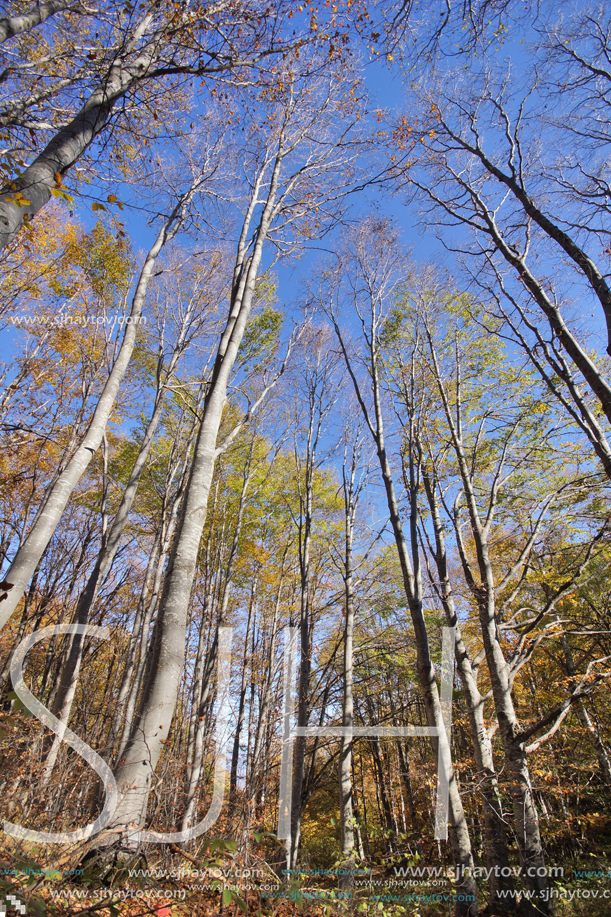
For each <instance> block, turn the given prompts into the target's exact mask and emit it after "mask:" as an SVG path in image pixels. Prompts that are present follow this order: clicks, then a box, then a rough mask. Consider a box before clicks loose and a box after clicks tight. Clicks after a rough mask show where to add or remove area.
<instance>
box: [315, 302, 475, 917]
mask: <svg viewBox="0 0 611 917" xmlns="http://www.w3.org/2000/svg"><path fill="white" fill-rule="evenodd" d="M372 308H375V306H373V303H372ZM332 320H333V324H334V327H335V330H336V333H337V336H338V339H339V342H340V346H341V349H342V354H343V356H344V360H345V362H346V366H347V368H348V372H349V373H350V377H351V379H352V382H353V386H354V390H355V393H356V396H357V399H358V402H359V405H360V408H361V411H362V413H363V417H364V420H365V422H366V424H367V426H368V428H369V431H370V433H371V435H372V438H373V441H374V443H375V446H376V450H377V454H378V460H379V463H380V469H381V472H382V479H383V482H384V488H385V492H386V501H387V505H388V512H389V517H390V522H391V525H392V530H393V535H394V538H395V544H396V547H397V553H398V555H399V563H400V566H401V574H402V579H403V587H404V590H405V596H406V598H407V604H408V607H409V611H410V617H411V620H412V627H413V629H414V639H415V644H416V668H417V672H418V680H419V682H420V688H421V691H422V695H423V700H424V706H425V710H426V716H427V721H428V724H429V726H430V727H432V728H434V729H435V730H436V734H437V739H436V742H435V743H434V744H435V745H438V753H439V756H438V760H441V761H443V766H444V769H445V773H446V774H447V775H448V778H449V792H448V797H449V798H448V805H449V825H448V836H449V840H450V845H451V848H452V854H453V856H454V861H455V866H456V868H457V869H456V871H457V877H458V879H457V883H456V892H457V899H456V906H455V913H456V914H457V915H459V917H475V915H476V914H477V912H478V905H477V885H476V883H475V880H474V879H473V876H472V872H473V865H474V864H473V853H472V850H471V840H470V837H469V828H468V824H467V819H466V817H465V811H464V808H463V804H462V800H461V798H460V793H459V791H458V785H457V783H456V778H455V775H454V769H453V767H452V754H451V748H450V738H449V736H448V735H447V732H446V727H445V722H444V718H443V711H442V707H441V700H440V696H439V690H438V688H437V683H436V681H435V667H434V665H433V661H432V659H431V653H430V647H429V639H428V632H427V626H426V621H425V618H424V613H423V609H422V577H421V571H420V558H419V547H418V531H417V520H418V506H417V488H416V480H415V472H414V467H413V458H412V457H410V490H411V493H410V495H409V496H410V533H411V538H410V540H411V546H412V556H411V558H410V552H409V548H408V545H407V541H406V538H405V534H404V531H403V522H402V519H401V515H400V511H399V505H398V502H397V497H396V492H395V485H394V480H393V474H392V470H391V467H390V461H389V458H388V453H387V451H386V443H385V437H384V421H383V415H382V404H381V392H380V377H379V367H378V353H377V346H378V344H377V339H376V327H375V315H374V314H373V313H372V325H371V333H370V337H369V341H368V347H369V354H368V364H369V365H368V370H369V377H370V380H371V396H372V400H373V413H372V412H371V411H370V409H369V408H368V406H367V404H366V403H365V400H364V398H363V394H362V391H361V386H360V384H359V382H358V380H357V378H356V376H355V373H354V369H353V367H352V363H351V360H350V356H349V354H348V351H347V349H346V346H345V343H344V340H343V337H342V334H341V330H340V328H339V325H338V324H337V320H336V319H335V318H334V316H332ZM412 560H413V566H412ZM467 870H468V873H467ZM460 898H462V899H463V900H459V899H460Z"/></svg>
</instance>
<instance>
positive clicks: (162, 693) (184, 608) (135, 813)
mask: <svg viewBox="0 0 611 917" xmlns="http://www.w3.org/2000/svg"><path fill="white" fill-rule="evenodd" d="M280 149H281V148H280ZM282 158H283V155H282V154H281V152H279V153H278V155H277V156H276V160H275V163H274V167H273V171H272V176H271V179H270V185H269V191H268V195H267V199H266V202H265V205H264V207H263V211H262V213H261V216H260V220H259V223H258V227H257V230H258V231H257V234H256V242H255V244H254V248H253V251H252V252H251V254H250V255H247V233H248V231H249V225H250V222H251V221H252V218H253V213H254V209H255V207H256V205H257V203H258V196H259V192H260V187H261V182H262V181H263V178H262V173H261V177H260V179H259V180H258V181H257V182H256V183H255V187H254V189H253V196H252V198H251V202H250V204H249V208H248V211H247V214H246V217H245V220H244V224H243V230H242V234H241V236H240V242H239V247H238V258H237V261H236V269H235V275H234V277H235V280H234V288H233V291H232V297H231V304H230V311H229V316H228V320H227V324H226V326H225V329H224V331H223V333H222V335H221V340H220V342H219V347H218V351H217V356H216V360H215V364H214V368H213V372H212V378H211V380H210V386H209V389H208V393H207V396H206V401H205V405H204V415H203V419H202V423H201V426H200V429H199V434H198V437H197V442H196V446H195V454H194V457H193V463H192V466H191V472H190V475H189V482H188V485H187V490H186V494H185V499H184V504H183V507H182V511H181V517H180V520H179V524H178V528H177V532H176V537H175V539H174V544H173V546H172V552H171V555H170V559H169V562H168V569H167V572H166V577H165V583H164V588H163V593H162V596H161V601H160V604H159V612H158V617H157V627H156V639H155V644H154V647H153V658H152V667H151V677H150V678H149V679H148V682H147V684H146V686H145V691H144V695H143V698H142V703H141V710H142V712H141V716H140V718H139V722H138V726H137V728H136V729H135V730H134V733H133V735H132V738H131V740H130V743H129V746H128V748H127V749H126V752H125V762H124V763H121V764H120V765H119V769H118V771H117V775H116V776H117V784H118V786H119V791H120V792H121V793H122V798H121V801H120V803H119V805H118V807H117V809H116V811H115V814H114V816H113V822H112V824H113V826H115V827H121V826H125V827H127V826H128V825H129V826H132V825H136V826H138V827H139V828H140V827H142V826H143V824H144V821H145V819H146V809H147V803H148V797H149V793H150V789H151V784H152V779H153V774H154V772H155V769H156V767H157V762H158V761H159V757H160V755H161V751H162V749H163V743H164V742H165V741H167V738H168V736H169V732H170V727H171V724H172V719H173V715H174V708H175V705H176V700H177V698H178V691H179V687H180V681H181V676H182V669H183V663H184V654H185V637H186V626H187V613H188V607H189V601H190V598H191V590H192V587H193V580H194V578H195V568H196V564H197V557H198V552H199V543H200V539H201V535H202V531H203V527H204V523H205V520H206V511H207V505H208V495H209V493H210V487H211V484H212V476H213V473H214V465H215V461H216V458H217V437H218V431H219V427H220V424H221V418H222V414H223V408H224V406H225V403H226V399H227V385H228V382H229V377H230V373H231V371H232V369H233V365H234V363H235V360H236V357H237V353H238V348H239V346H240V343H241V341H242V337H243V335H244V329H245V327H246V322H247V321H248V317H249V315H250V309H251V305H252V300H253V295H254V290H255V281H256V278H257V274H258V270H259V265H260V263H261V256H262V252H263V243H264V241H265V239H266V237H267V233H268V231H269V227H270V225H271V220H272V216H273V207H274V203H275V196H276V191H277V187H278V177H279V170H280V165H281V162H282ZM129 834H130V835H131V838H130V839H129V840H128V843H129V845H130V846H133V845H134V843H137V842H138V841H139V840H140V839H145V838H146V834H147V832H144V836H142V835H140V834H139V833H136V834H135V835H134V832H133V830H130V831H129ZM170 837H171V835H170Z"/></svg>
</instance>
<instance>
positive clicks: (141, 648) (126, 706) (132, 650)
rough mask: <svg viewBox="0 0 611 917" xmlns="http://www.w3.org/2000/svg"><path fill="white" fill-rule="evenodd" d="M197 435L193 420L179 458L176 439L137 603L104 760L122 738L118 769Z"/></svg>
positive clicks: (142, 676)
mask: <svg viewBox="0 0 611 917" xmlns="http://www.w3.org/2000/svg"><path fill="white" fill-rule="evenodd" d="M178 432H180V430H179V431H178ZM196 433H197V419H195V420H194V423H193V425H192V427H191V430H190V432H189V435H188V436H187V444H186V445H187V448H186V449H185V453H184V455H183V456H179V454H178V439H179V436H177V437H176V438H175V439H174V442H173V444H172V450H171V454H170V460H169V463H168V466H169V467H168V472H167V474H166V483H165V489H164V495H163V502H162V508H161V520H160V526H159V530H158V532H157V536H156V538H155V543H154V545H153V551H152V552H151V557H150V559H149V563H148V564H147V570H146V575H145V581H144V584H143V586H142V590H141V592H140V598H139V600H138V608H137V611H136V617H135V621H134V627H133V631H132V634H131V638H130V642H129V649H128V653H127V659H126V664H125V667H124V670H123V678H122V681H121V688H120V690H119V695H118V698H117V703H116V706H115V714H114V717H113V724H112V727H111V731H110V734H109V737H108V740H107V742H108V750H109V754H108V755H105V756H104V757H105V758H106V759H107V760H110V757H111V755H110V751H111V750H112V748H113V747H114V742H115V737H116V736H120V737H121V738H120V741H119V745H118V749H117V752H116V754H114V756H113V760H114V762H115V767H116V766H117V765H118V764H119V762H120V761H121V760H122V756H123V752H124V751H125V749H126V747H127V743H128V741H129V738H130V736H131V733H132V729H133V725H134V722H135V715H136V709H137V701H138V697H139V694H140V691H141V688H142V685H143V684H144V682H145V680H146V673H147V671H148V669H147V664H148V667H149V668H150V657H151V650H149V648H148V643H149V636H150V633H151V625H152V622H153V618H154V617H155V614H156V612H157V606H158V603H159V596H160V594H161V585H162V580H163V574H164V571H165V567H166V562H167V559H168V556H169V552H170V547H171V544H172V539H173V537H174V532H175V530H176V525H177V523H178V515H179V509H180V504H181V501H182V499H183V497H184V492H185V487H186V484H187V477H188V459H189V452H190V449H191V447H192V445H193V442H194V438H195V435H196ZM177 476H178V479H179V484H178V487H177V489H176V492H175V493H172V487H173V483H174V480H175V478H176V477H177Z"/></svg>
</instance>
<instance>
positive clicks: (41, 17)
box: [0, 0, 83, 44]
mask: <svg viewBox="0 0 611 917" xmlns="http://www.w3.org/2000/svg"><path fill="white" fill-rule="evenodd" d="M64 10H71V11H72V10H74V11H79V12H82V11H83V10H82V7H81V6H80V4H79V3H74V2H73V0H47V2H46V3H39V4H38V5H37V6H36V7H35V8H34V9H32V10H30V12H29V13H24V14H23V15H22V16H8V17H5V18H3V19H0V44H2V42H4V41H7V39H9V38H14V37H15V35H21V34H22V33H23V32H30V31H31V30H32V29H35V28H36V26H39V25H41V24H42V23H43V22H45V21H46V20H47V19H49V17H50V16H54V15H55V13H61V12H63V11H64Z"/></svg>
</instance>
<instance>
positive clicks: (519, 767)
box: [426, 327, 553, 917]
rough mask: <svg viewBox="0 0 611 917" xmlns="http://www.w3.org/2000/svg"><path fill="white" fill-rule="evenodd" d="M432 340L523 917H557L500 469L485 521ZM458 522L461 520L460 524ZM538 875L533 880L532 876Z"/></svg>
mask: <svg viewBox="0 0 611 917" xmlns="http://www.w3.org/2000/svg"><path fill="white" fill-rule="evenodd" d="M426 330H427V339H428V345H429V351H430V355H431V362H432V368H433V372H434V377H435V382H436V385H437V389H438V391H439V395H440V397H441V401H442V405H443V409H444V413H445V416H446V420H447V423H448V427H449V430H450V436H451V441H452V446H453V449H454V452H455V455H456V458H457V462H458V467H459V473H460V478H461V482H462V487H463V492H464V495H465V499H466V503H467V511H468V514H469V520H470V527H471V531H472V534H473V538H474V541H475V548H476V553H477V564H478V569H479V577H480V579H479V582H477V581H476V580H475V578H474V577H473V572H472V570H471V567H470V565H469V564H468V561H467V559H466V554H465V551H464V547H463V545H462V538H461V534H460V531H459V528H458V527H457V526H455V531H456V534H457V538H458V543H459V553H460V557H461V562H462V565H463V569H464V572H465V577H466V580H467V585H468V586H469V589H470V591H471V592H472V594H473V596H474V598H475V600H476V603H477V607H478V613H479V620H480V627H481V632H482V637H483V643H484V650H485V654H486V662H487V665H488V672H489V675H490V683H491V687H492V696H493V698H494V706H495V711H496V716H497V720H498V724H499V732H500V735H501V738H502V741H503V749H504V751H505V758H506V761H507V768H508V771H509V774H510V777H511V790H512V799H513V812H514V819H515V835H516V839H517V844H518V850H519V852H520V861H521V863H522V866H523V875H524V882H525V885H526V887H527V888H528V890H529V891H530V892H531V893H532V898H531V899H528V900H526V899H523V900H522V901H521V902H520V913H521V914H524V915H529V917H530V915H535V914H537V915H547V914H551V913H552V912H553V904H552V903H551V902H550V900H549V894H548V891H549V880H548V876H547V871H546V868H545V855H544V851H543V844H542V841H541V832H540V829H539V816H538V812H537V806H536V801H535V797H534V793H533V789H532V784H531V780H530V773H529V769H528V762H527V754H526V749H525V744H524V741H523V739H522V737H521V736H520V726H519V722H518V718H517V714H516V711H515V707H514V704H513V697H512V684H513V680H512V677H511V670H510V667H509V665H508V664H507V660H506V658H505V654H504V652H503V648H502V646H501V642H500V639H499V629H498V626H497V617H496V588H495V577H494V570H493V566H492V562H491V559H490V553H489V544H488V538H489V532H490V526H491V524H492V519H493V513H494V507H495V504H496V500H497V498H498V487H499V486H500V474H501V470H502V469H501V468H499V469H498V470H497V473H496V474H495V479H494V480H495V483H494V484H493V490H492V493H491V495H490V500H489V507H488V512H487V515H486V518H485V520H484V521H482V518H481V517H480V512H479V508H478V504H477V498H476V495H475V491H474V487H473V478H472V474H471V470H470V466H469V462H468V460H467V456H466V454H465V451H464V446H463V442H462V437H461V433H460V422H461V421H460V412H461V403H460V398H461V394H460V385H459V384H458V383H457V405H456V412H457V417H458V418H459V419H458V422H457V421H456V420H455V418H454V413H453V411H452V408H451V406H450V403H449V400H448V396H447V393H446V388H445V385H444V383H443V379H442V377H441V373H440V369H439V364H438V360H437V354H436V352H435V347H434V344H433V340H432V337H431V333H430V331H429V329H428V327H427V329H426ZM456 522H457V523H458V520H456ZM533 873H534V875H533Z"/></svg>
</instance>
